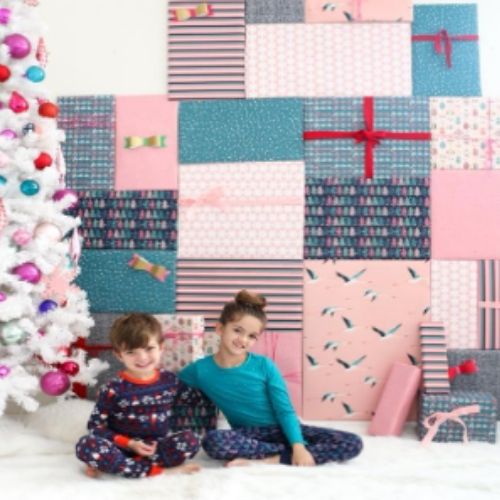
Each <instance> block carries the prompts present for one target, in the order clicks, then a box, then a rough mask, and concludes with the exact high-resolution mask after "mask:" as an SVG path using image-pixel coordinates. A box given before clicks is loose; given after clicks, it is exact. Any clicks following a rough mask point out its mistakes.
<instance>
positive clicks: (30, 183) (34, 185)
mask: <svg viewBox="0 0 500 500" xmlns="http://www.w3.org/2000/svg"><path fill="white" fill-rule="evenodd" d="M19 188H20V189H21V193H23V194H25V195H26V196H35V194H37V193H38V191H40V184H38V182H36V181H34V180H33V179H26V180H24V181H23V182H21V185H20V186H19Z"/></svg>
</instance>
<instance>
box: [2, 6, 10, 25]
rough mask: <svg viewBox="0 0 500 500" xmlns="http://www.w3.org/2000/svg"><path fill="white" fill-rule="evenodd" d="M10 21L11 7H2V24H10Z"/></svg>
mask: <svg viewBox="0 0 500 500" xmlns="http://www.w3.org/2000/svg"><path fill="white" fill-rule="evenodd" d="M9 21H10V9H6V8H3V9H0V24H9Z"/></svg>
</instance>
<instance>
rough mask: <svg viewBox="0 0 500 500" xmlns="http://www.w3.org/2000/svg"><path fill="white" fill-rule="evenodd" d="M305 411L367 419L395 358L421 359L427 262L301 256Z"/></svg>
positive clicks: (315, 415) (310, 416)
mask: <svg viewBox="0 0 500 500" xmlns="http://www.w3.org/2000/svg"><path fill="white" fill-rule="evenodd" d="M304 279H305V282H304V361H303V366H304V388H303V390H304V396H303V405H304V414H303V416H304V418H306V419H319V420H323V419H334V420H341V419H353V420H369V419H371V416H372V412H373V411H374V410H375V407H376V405H377V401H378V399H379V396H380V394H381V391H382V388H383V385H384V381H385V379H386V377H387V376H388V374H389V371H390V368H391V366H392V365H393V363H395V362H402V363H412V364H416V363H417V362H418V358H419V353H420V342H419V332H418V325H419V323H421V322H423V321H426V320H427V319H428V317H429V312H430V307H429V306H430V284H429V280H430V264H429V262H423V261H416V260H406V261H352V260H337V261H334V262H330V261H328V262H321V261H316V260H306V261H305V278H304Z"/></svg>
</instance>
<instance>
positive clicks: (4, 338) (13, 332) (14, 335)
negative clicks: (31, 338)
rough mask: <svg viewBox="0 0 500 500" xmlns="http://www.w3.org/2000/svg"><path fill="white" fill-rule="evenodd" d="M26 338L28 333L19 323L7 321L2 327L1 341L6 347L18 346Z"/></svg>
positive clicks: (0, 332) (0, 329)
mask: <svg viewBox="0 0 500 500" xmlns="http://www.w3.org/2000/svg"><path fill="white" fill-rule="evenodd" d="M25 337H26V332H25V331H24V330H23V329H22V328H21V327H20V326H19V324H18V322H17V321H7V323H4V324H3V325H2V326H1V327H0V341H1V342H2V344H4V345H11V344H18V343H19V342H21V341H22V340H23V339H24V338H25Z"/></svg>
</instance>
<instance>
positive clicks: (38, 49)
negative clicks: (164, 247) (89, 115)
mask: <svg viewBox="0 0 500 500" xmlns="http://www.w3.org/2000/svg"><path fill="white" fill-rule="evenodd" d="M37 3H38V2H37V0H0V415H2V414H3V412H4V410H5V406H6V402H7V400H8V399H12V400H14V401H15V402H17V403H18V404H19V405H21V406H22V407H24V408H25V409H26V410H28V411H33V410H35V409H36V408H37V407H38V403H37V399H36V398H35V397H34V396H36V394H37V393H38V392H39V391H43V392H45V393H47V394H50V395H53V396H59V395H62V394H65V393H69V391H70V389H71V386H72V383H82V384H89V383H93V382H95V376H96V375H97V373H98V372H99V371H100V370H101V369H102V368H103V363H101V362H99V361H98V360H91V361H90V362H87V360H86V354H85V352H84V351H82V350H80V349H75V348H73V347H72V344H73V343H74V342H75V341H76V340H77V338H78V337H86V336H88V333H89V329H90V327H91V326H92V319H91V317H90V315H89V312H88V303H87V298H86V294H85V292H84V291H82V290H80V289H79V288H78V287H76V286H75V285H72V284H71V282H72V281H73V280H74V278H75V277H76V275H77V274H78V271H79V269H78V258H79V254H80V240H79V236H78V232H77V228H78V226H79V224H80V221H79V219H77V218H74V217H71V216H69V215H66V214H65V213H64V211H65V210H67V209H68V208H69V207H71V206H72V205H74V204H75V203H76V201H77V199H76V193H75V192H74V191H72V190H70V189H66V188H65V184H64V173H65V167H64V160H63V156H62V152H61V146H60V144H61V141H63V140H64V133H63V131H62V130H60V129H58V128H57V121H56V117H57V113H58V108H57V105H56V104H54V102H53V100H51V98H50V96H49V95H48V94H47V91H46V89H44V84H43V80H44V79H45V69H44V68H45V62H46V53H45V46H44V42H43V37H42V35H43V33H42V28H43V25H42V23H41V22H40V21H39V19H38V15H37V14H38V13H37V9H36V5H37Z"/></svg>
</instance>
